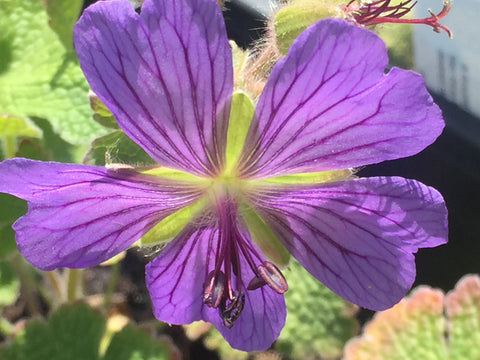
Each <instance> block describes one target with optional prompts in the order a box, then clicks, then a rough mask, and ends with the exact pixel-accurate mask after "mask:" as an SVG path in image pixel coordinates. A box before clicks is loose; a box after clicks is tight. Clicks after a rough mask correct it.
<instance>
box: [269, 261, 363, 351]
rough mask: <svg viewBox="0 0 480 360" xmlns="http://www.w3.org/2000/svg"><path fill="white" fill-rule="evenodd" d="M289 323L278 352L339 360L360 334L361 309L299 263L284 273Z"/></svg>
mask: <svg viewBox="0 0 480 360" xmlns="http://www.w3.org/2000/svg"><path fill="white" fill-rule="evenodd" d="M283 274H284V275H285V278H286V279H287V283H288V287H289V289H288V291H287V292H285V300H286V303H287V321H286V324H285V327H284V328H283V330H282V332H281V333H280V337H279V338H278V340H277V343H276V345H275V349H277V350H278V351H281V352H282V353H285V354H287V355H288V356H289V357H291V358H293V359H305V360H308V359H319V358H320V359H335V358H338V357H339V356H340V355H341V353H342V349H343V346H344V344H345V343H346V342H347V340H348V339H350V338H351V337H353V336H354V335H355V334H356V333H357V331H358V323H357V321H356V319H355V313H356V310H357V307H356V306H355V305H353V304H351V303H349V302H347V301H345V300H343V299H342V298H341V297H339V296H338V295H336V294H334V293H333V292H332V291H330V290H329V289H328V288H326V287H325V286H324V285H323V284H321V283H320V282H319V281H318V280H317V279H315V278H314V277H313V276H311V275H310V274H309V273H308V272H307V271H306V270H305V269H304V268H303V267H302V266H301V265H300V264H298V262H296V261H291V265H290V270H288V269H286V270H284V271H283Z"/></svg>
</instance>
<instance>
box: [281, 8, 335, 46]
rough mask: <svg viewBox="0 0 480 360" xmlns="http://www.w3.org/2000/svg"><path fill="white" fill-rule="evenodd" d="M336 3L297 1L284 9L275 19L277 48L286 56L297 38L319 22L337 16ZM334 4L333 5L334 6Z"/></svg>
mask: <svg viewBox="0 0 480 360" xmlns="http://www.w3.org/2000/svg"><path fill="white" fill-rule="evenodd" d="M335 2H336V1H322V0H295V1H291V2H289V3H288V4H287V5H285V6H284V7H282V8H281V9H280V10H279V11H278V12H277V14H276V15H275V18H274V31H275V39H276V42H277V48H278V50H279V51H280V53H281V54H286V53H287V51H288V48H289V47H290V45H291V44H292V42H293V41H294V40H295V39H296V38H297V36H298V35H299V34H300V33H301V32H302V31H303V30H305V29H306V28H307V27H308V26H310V25H311V24H313V23H314V22H316V21H317V20H320V19H324V18H327V17H335V16H337V13H338V10H337V8H336V7H334V6H333V5H334V4H335ZM332 3H333V4H332Z"/></svg>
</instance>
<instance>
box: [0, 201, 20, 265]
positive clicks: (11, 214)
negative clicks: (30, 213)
mask: <svg viewBox="0 0 480 360" xmlns="http://www.w3.org/2000/svg"><path fill="white" fill-rule="evenodd" d="M26 211H27V203H26V202H25V201H24V200H21V199H19V198H16V197H14V196H11V195H8V194H3V193H0V256H1V257H4V256H6V255H7V254H9V253H11V252H12V251H15V250H16V249H17V247H16V245H15V232H14V231H13V229H12V224H13V222H14V221H15V220H17V218H18V217H19V216H21V215H23V214H25V212H26Z"/></svg>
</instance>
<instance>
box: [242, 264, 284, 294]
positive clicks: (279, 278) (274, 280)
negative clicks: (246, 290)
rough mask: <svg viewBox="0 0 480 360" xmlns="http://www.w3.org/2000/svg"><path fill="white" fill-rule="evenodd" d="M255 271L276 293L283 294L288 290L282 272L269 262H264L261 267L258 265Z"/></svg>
mask: <svg viewBox="0 0 480 360" xmlns="http://www.w3.org/2000/svg"><path fill="white" fill-rule="evenodd" d="M257 271H258V275H259V276H260V277H261V278H262V279H263V280H264V281H265V282H266V283H267V285H268V286H270V287H271V288H272V289H273V290H275V291H276V292H277V293H279V294H283V293H284V292H285V291H287V290H288V285H287V280H285V278H284V277H283V274H282V272H281V271H280V270H279V269H278V268H277V267H276V266H275V265H273V264H272V263H271V262H269V261H264V262H263V264H262V265H258V268H257ZM250 283H251V281H250ZM249 286H250V284H249Z"/></svg>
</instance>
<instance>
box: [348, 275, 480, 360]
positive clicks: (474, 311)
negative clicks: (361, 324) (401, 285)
mask: <svg viewBox="0 0 480 360" xmlns="http://www.w3.org/2000/svg"><path fill="white" fill-rule="evenodd" d="M479 343H480V277H479V276H478V275H467V276H465V277H463V278H462V279H460V280H459V282H458V283H457V285H456V286H455V289H454V290H452V291H450V292H449V293H448V294H447V295H446V296H445V295H444V294H443V292H441V291H440V290H435V289H432V288H430V287H426V286H421V287H419V288H417V289H415V290H414V291H413V292H412V294H411V295H410V296H409V297H407V298H404V299H403V300H401V301H400V302H399V303H398V304H397V305H395V306H394V307H392V308H391V309H388V310H385V311H382V312H379V313H377V314H376V315H375V316H374V318H373V320H372V321H371V322H370V323H368V324H367V325H366V326H365V328H364V330H363V334H362V335H361V336H360V337H357V338H355V339H352V340H350V341H349V343H348V344H347V346H346V348H345V357H344V360H367V359H368V360H397V359H398V360H417V359H425V360H445V359H449V360H477V359H479V357H480V348H479V347H478V344H479Z"/></svg>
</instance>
